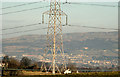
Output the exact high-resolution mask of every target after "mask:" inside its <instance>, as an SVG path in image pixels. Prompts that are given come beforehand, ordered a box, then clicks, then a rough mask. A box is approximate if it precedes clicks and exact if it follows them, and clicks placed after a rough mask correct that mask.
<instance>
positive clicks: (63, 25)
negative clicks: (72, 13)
mask: <svg viewBox="0 0 120 77" xmlns="http://www.w3.org/2000/svg"><path fill="white" fill-rule="evenodd" d="M63 26H65V25H63ZM68 26H71V27H74V26H75V27H85V28H94V29H107V30H118V29H114V28H103V27H93V26H80V25H68Z"/></svg>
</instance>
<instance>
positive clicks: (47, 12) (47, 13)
mask: <svg viewBox="0 0 120 77" xmlns="http://www.w3.org/2000/svg"><path fill="white" fill-rule="evenodd" d="M45 14H46V15H49V11H46V12H44V13H43V14H42V24H44V15H45Z"/></svg>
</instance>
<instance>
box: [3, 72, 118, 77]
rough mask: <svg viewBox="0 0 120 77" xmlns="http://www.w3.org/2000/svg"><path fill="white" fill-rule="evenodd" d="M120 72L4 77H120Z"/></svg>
mask: <svg viewBox="0 0 120 77" xmlns="http://www.w3.org/2000/svg"><path fill="white" fill-rule="evenodd" d="M119 75H120V72H88V73H78V74H76V73H73V74H69V75H63V74H61V75H50V74H48V75H47V74H46V75H23V76H3V77H120V76H119Z"/></svg>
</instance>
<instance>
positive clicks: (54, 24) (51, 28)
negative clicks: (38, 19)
mask: <svg viewBox="0 0 120 77" xmlns="http://www.w3.org/2000/svg"><path fill="white" fill-rule="evenodd" d="M44 14H47V15H49V22H48V31H47V50H46V52H45V54H47V52H48V51H51V53H52V64H51V66H50V68H49V70H50V69H52V73H53V74H55V71H56V69H57V71H59V73H61V71H60V70H59V68H58V66H57V63H56V61H57V60H56V58H57V57H58V56H57V53H58V52H60V53H61V54H59V55H61V56H62V58H61V60H63V59H64V50H63V39H62V19H61V16H66V25H67V15H66V14H65V13H64V12H63V11H61V3H60V0H51V1H50V10H49V11H46V12H44V13H43V15H42V23H44ZM62 62H63V65H64V66H63V68H64V69H66V64H65V63H64V62H65V60H64V61H62ZM62 62H61V63H62Z"/></svg>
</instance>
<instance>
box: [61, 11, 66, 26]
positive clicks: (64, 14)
mask: <svg viewBox="0 0 120 77" xmlns="http://www.w3.org/2000/svg"><path fill="white" fill-rule="evenodd" d="M61 13H62V16H66V25H68V15H67V14H66V13H65V12H63V11H61Z"/></svg>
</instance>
